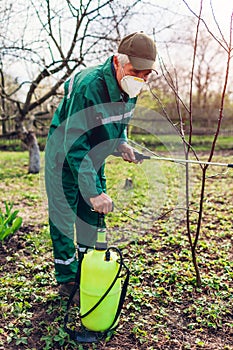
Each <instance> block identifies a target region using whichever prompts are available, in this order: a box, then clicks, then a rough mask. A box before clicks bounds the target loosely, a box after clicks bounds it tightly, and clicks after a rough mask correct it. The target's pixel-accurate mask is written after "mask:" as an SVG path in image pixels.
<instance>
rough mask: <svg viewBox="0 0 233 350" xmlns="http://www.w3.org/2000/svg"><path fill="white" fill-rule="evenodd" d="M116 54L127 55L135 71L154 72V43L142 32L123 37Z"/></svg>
mask: <svg viewBox="0 0 233 350" xmlns="http://www.w3.org/2000/svg"><path fill="white" fill-rule="evenodd" d="M118 52H119V53H123V54H125V55H127V56H128V57H129V60H130V62H131V64H132V66H133V67H134V68H135V69H137V70H146V69H153V70H155V59H156V46H155V42H154V40H153V39H152V38H151V37H149V36H148V35H146V34H145V33H143V32H135V33H132V34H129V35H127V36H126V37H124V38H123V39H122V40H121V42H120V44H119V47H118Z"/></svg>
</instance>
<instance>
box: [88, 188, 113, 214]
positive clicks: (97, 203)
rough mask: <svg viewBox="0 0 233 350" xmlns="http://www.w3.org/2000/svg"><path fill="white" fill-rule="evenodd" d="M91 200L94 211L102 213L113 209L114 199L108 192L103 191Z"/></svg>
mask: <svg viewBox="0 0 233 350" xmlns="http://www.w3.org/2000/svg"><path fill="white" fill-rule="evenodd" d="M90 202H91V205H92V207H93V209H94V211H96V212H98V213H100V214H107V213H109V212H110V211H113V202H112V199H111V198H110V197H109V196H108V195H107V194H106V193H101V194H100V195H99V196H96V197H92V198H90Z"/></svg>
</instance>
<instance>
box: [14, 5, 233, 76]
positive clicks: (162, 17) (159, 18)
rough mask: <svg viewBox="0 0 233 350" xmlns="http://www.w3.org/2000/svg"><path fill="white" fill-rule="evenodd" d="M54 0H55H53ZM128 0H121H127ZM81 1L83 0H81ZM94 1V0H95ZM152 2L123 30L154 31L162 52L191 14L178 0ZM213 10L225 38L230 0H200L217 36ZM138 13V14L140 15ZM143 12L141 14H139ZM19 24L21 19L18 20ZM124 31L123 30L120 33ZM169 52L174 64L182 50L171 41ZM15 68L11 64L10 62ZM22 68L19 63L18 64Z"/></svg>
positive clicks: (232, 7) (196, 7) (184, 28)
mask: <svg viewBox="0 0 233 350" xmlns="http://www.w3.org/2000/svg"><path fill="white" fill-rule="evenodd" d="M56 1H57V0H56ZM131 1H132V0H125V2H126V3H127V2H129V3H130V2H131ZM185 1H186V3H187V5H188V6H189V7H190V9H191V10H192V11H194V12H195V13H197V14H198V12H199V6H200V0H185ZM84 2H85V0H84ZM96 2H97V0H96ZM145 2H149V1H145ZM150 2H151V3H152V6H150V7H146V6H145V5H143V6H141V5H140V4H139V11H138V13H137V14H136V15H135V16H133V17H132V18H131V20H130V22H129V27H128V28H127V31H128V32H130V31H138V30H143V31H145V32H147V33H150V34H151V33H153V32H154V33H155V34H154V37H155V40H156V42H157V46H158V50H159V52H160V54H161V55H164V52H165V46H166V42H167V41H171V38H172V39H174V40H175V36H180V37H181V39H182V36H184V37H185V36H186V35H187V34H188V33H187V25H188V24H187V18H188V17H190V18H191V17H192V18H194V16H193V14H192V13H191V11H190V9H188V7H187V6H186V5H185V3H184V2H183V1H182V0H151V1H150ZM211 3H212V7H213V11H214V16H215V18H216V20H217V22H218V23H219V26H220V28H221V31H222V33H223V34H224V36H225V38H226V39H228V38H229V24H230V16H231V14H232V11H233V1H232V0H203V16H202V17H203V19H204V20H205V22H206V24H207V25H208V27H209V29H210V30H211V31H213V33H214V34H215V35H216V36H217V37H218V38H220V39H221V33H220V32H219V30H218V27H217V25H216V23H215V22H214V18H213V14H212V10H211V5H210V4H211ZM140 13H141V15H140ZM142 14H143V15H142ZM19 23H21V26H22V25H23V23H24V22H23V21H21V20H20V21H19ZM33 33H34V32H33V31H29V32H27V35H29V36H30V35H31V36H32V39H34V37H33ZM121 34H122V35H124V33H121ZM171 53H172V59H173V60H174V64H176V61H178V62H180V56H179V55H181V56H182V55H183V54H184V51H179V49H178V50H177V46H175V45H174V49H173V51H171ZM14 70H15V66H14ZM21 72H22V67H21Z"/></svg>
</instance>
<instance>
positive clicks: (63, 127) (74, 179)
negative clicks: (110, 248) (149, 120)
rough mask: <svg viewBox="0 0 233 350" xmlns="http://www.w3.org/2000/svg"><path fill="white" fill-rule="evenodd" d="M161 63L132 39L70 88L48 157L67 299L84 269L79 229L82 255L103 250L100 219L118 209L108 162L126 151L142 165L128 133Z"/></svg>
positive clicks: (141, 40) (146, 44) (52, 221)
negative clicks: (139, 100) (111, 194)
mask: <svg viewBox="0 0 233 350" xmlns="http://www.w3.org/2000/svg"><path fill="white" fill-rule="evenodd" d="M155 59H156V47H155V43H154V41H153V40H152V39H151V38H150V37H149V36H147V35H146V34H144V33H143V32H136V33H132V34H130V35H128V36H126V37H125V38H123V40H122V41H121V42H120V44H119V47H118V54H117V55H113V56H112V57H109V58H108V59H107V61H106V62H105V63H104V64H103V65H100V66H97V67H94V68H87V69H85V70H83V71H81V72H79V73H77V74H76V75H75V76H74V77H73V78H71V79H70V80H69V81H68V82H66V83H65V95H64V98H63V100H62V102H61V103H60V105H59V107H58V109H57V111H56V112H55V114H54V117H53V120H52V123H51V126H50V130H49V135H48V141H47V145H46V152H45V159H46V166H45V171H46V176H45V179H46V190H47V195H48V205H49V225H50V234H51V238H52V242H53V250H54V258H55V260H54V262H55V277H56V280H57V282H58V284H60V294H61V295H69V294H70V292H71V290H72V288H73V284H74V281H75V278H76V273H77V268H78V260H77V258H76V247H75V243H74V226H76V233H77V243H78V246H79V256H80V255H81V254H83V252H84V251H85V250H86V249H87V248H88V247H93V245H94V244H95V240H96V231H97V226H98V219H99V213H101V214H107V213H109V212H110V211H112V209H113V208H112V207H113V202H112V199H111V198H110V197H109V196H108V195H107V193H106V181H105V175H104V160H105V159H106V157H107V156H109V155H110V154H112V153H113V152H114V151H115V150H118V151H119V152H121V154H122V158H123V159H124V160H125V161H128V162H134V163H137V160H136V159H135V155H134V151H133V149H132V148H131V147H130V146H129V145H128V144H127V137H126V127H127V124H128V122H129V121H130V118H131V117H132V113H133V109H134V108H135V103H136V99H137V95H138V94H139V92H140V90H141V89H142V87H143V85H144V83H145V82H146V80H147V78H148V75H149V74H150V73H151V71H152V70H154V68H155Z"/></svg>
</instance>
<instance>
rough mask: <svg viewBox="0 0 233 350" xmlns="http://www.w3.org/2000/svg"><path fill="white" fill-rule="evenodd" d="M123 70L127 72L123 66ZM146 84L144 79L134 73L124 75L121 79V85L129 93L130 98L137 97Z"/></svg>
mask: <svg viewBox="0 0 233 350" xmlns="http://www.w3.org/2000/svg"><path fill="white" fill-rule="evenodd" d="M122 70H123V73H125V72H124V69H123V67H122ZM144 85H145V81H144V79H141V78H138V77H135V76H132V75H124V76H123V78H122V79H121V87H122V89H123V90H124V91H125V92H126V93H127V94H128V95H129V97H130V98H133V97H136V96H137V95H138V94H139V93H140V91H141V90H142V88H143V86H144Z"/></svg>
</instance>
